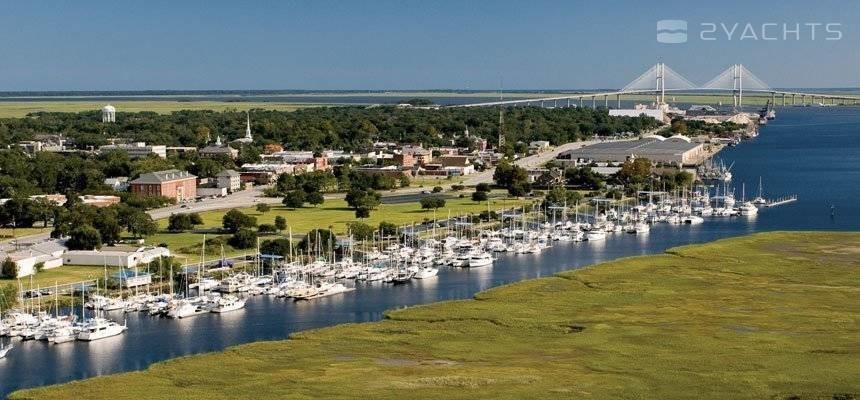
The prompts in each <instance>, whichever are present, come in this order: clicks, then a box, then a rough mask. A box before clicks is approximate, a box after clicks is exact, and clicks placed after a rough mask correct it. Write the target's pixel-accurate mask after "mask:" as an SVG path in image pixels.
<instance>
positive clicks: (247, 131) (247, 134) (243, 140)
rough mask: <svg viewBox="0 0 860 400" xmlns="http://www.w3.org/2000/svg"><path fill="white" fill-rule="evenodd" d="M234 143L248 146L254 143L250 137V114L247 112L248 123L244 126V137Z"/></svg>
mask: <svg viewBox="0 0 860 400" xmlns="http://www.w3.org/2000/svg"><path fill="white" fill-rule="evenodd" d="M234 142H239V143H246V144H250V143H253V142H254V137H253V136H251V112H250V111H248V121H247V123H246V124H245V137H242V138H239V139H236V140H234Z"/></svg>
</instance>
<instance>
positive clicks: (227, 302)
mask: <svg viewBox="0 0 860 400" xmlns="http://www.w3.org/2000/svg"><path fill="white" fill-rule="evenodd" d="M244 307H245V299H241V298H239V297H237V296H231V295H228V296H223V297H221V298H220V299H218V302H217V303H216V304H215V307H212V310H211V311H212V312H214V313H225V312H230V311H236V310H241V309H242V308H244Z"/></svg>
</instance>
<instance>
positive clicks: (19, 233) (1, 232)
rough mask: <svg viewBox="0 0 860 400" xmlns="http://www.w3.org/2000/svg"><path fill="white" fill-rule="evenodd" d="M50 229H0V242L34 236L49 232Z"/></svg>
mask: <svg viewBox="0 0 860 400" xmlns="http://www.w3.org/2000/svg"><path fill="white" fill-rule="evenodd" d="M50 231H51V228H50V227H48V228H16V229H15V230H14V235H13V230H12V228H0V241H5V240H10V239H12V238H13V237H14V238H21V237H24V236H29V235H35V234H39V233H45V232H50Z"/></svg>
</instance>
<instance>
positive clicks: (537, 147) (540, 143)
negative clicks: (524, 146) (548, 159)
mask: <svg viewBox="0 0 860 400" xmlns="http://www.w3.org/2000/svg"><path fill="white" fill-rule="evenodd" d="M546 149H549V142H547V141H546V140H535V141H533V142H531V143H529V152H530V153H540V152H542V151H544V150H546Z"/></svg>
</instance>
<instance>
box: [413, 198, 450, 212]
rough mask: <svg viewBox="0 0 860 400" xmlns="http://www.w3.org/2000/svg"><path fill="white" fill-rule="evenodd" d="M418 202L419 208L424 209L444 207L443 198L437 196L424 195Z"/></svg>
mask: <svg viewBox="0 0 860 400" xmlns="http://www.w3.org/2000/svg"><path fill="white" fill-rule="evenodd" d="M419 203H421V208H422V209H425V210H429V209H431V208H432V209H434V210H436V209H439V208H442V207H445V199H444V198H442V197H438V196H430V197H425V198H423V199H421V200H420V201H419Z"/></svg>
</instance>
